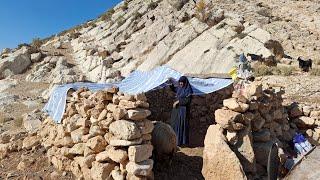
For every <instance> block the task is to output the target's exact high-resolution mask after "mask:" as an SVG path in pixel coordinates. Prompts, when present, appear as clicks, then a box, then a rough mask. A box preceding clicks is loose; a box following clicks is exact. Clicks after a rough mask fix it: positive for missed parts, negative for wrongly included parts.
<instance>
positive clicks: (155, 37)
mask: <svg viewBox="0 0 320 180" xmlns="http://www.w3.org/2000/svg"><path fill="white" fill-rule="evenodd" d="M206 3H207V2H206ZM206 6H207V7H206V11H208V12H207V13H209V12H210V13H209V14H208V15H206V16H208V17H206V18H205V19H206V20H204V19H203V18H202V17H200V16H199V12H197V8H196V5H195V4H194V2H193V1H185V0H179V1H151V2H146V1H142V0H132V1H128V2H126V3H124V4H119V5H118V6H116V7H114V8H113V10H114V12H113V13H109V14H108V18H107V20H101V19H97V20H95V21H91V22H90V24H89V23H87V24H86V25H84V27H83V28H80V29H78V30H76V32H72V33H71V32H70V33H67V34H65V35H63V36H60V37H56V38H54V39H52V40H51V41H49V42H48V43H46V44H45V45H43V47H49V46H53V47H54V46H55V45H56V44H59V42H60V44H61V43H62V44H64V43H70V44H71V48H72V50H73V51H72V52H71V54H72V56H73V59H74V61H75V64H76V66H77V68H78V69H79V70H80V72H82V73H83V74H85V75H86V77H85V78H86V79H85V80H89V81H93V82H115V81H119V80H121V79H122V78H123V76H127V75H128V74H129V73H130V72H132V71H133V70H136V69H138V70H142V71H148V70H151V69H153V68H155V67H157V66H160V65H168V66H169V67H171V68H173V69H175V70H177V71H180V72H182V73H190V74H200V73H201V74H211V73H224V74H225V73H227V72H228V71H229V70H230V69H231V68H232V66H233V65H235V64H236V63H237V59H238V56H239V55H240V54H241V53H252V54H258V55H263V57H273V56H275V54H274V53H273V51H272V48H273V47H269V48H267V47H265V46H264V44H265V43H266V42H267V41H268V40H270V39H271V36H270V34H269V33H268V32H267V31H265V30H263V29H261V28H258V26H256V25H252V24H250V23H245V20H244V19H243V17H241V16H238V15H236V14H232V13H229V12H225V11H224V10H221V9H219V10H217V11H213V10H210V8H212V7H215V6H212V5H210V4H207V5H206ZM208 8H209V9H208ZM110 12H112V11H110ZM211 12H217V13H211ZM92 24H95V26H93V25H92ZM155 32H157V33H155ZM74 34H77V36H73V35H74ZM70 37H72V38H70ZM58 49H59V48H58ZM190 59H192V61H191V60H190ZM39 69H40V71H38V70H37V72H34V75H33V77H29V80H35V79H37V77H39V74H41V73H42V74H46V71H47V72H48V71H49V70H44V69H47V68H46V67H43V68H42V67H40V68H39ZM63 74H67V75H71V74H70V73H66V72H63ZM67 82H69V81H67Z"/></svg>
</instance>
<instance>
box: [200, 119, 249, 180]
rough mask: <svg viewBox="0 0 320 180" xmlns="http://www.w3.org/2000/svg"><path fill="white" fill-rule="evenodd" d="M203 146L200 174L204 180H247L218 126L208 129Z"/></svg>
mask: <svg viewBox="0 0 320 180" xmlns="http://www.w3.org/2000/svg"><path fill="white" fill-rule="evenodd" d="M204 144H205V147H204V150H203V168H202V174H203V176H204V178H205V179H226V180H227V179H234V180H236V179H247V178H246V175H245V173H244V171H243V168H242V165H241V164H240V161H239V159H238V158H237V156H236V155H235V153H234V152H233V151H232V150H231V149H230V147H229V145H228V144H227V140H226V138H225V137H224V135H223V134H222V128H221V127H220V126H219V125H212V126H210V127H209V129H208V131H207V135H206V138H205V141H204Z"/></svg>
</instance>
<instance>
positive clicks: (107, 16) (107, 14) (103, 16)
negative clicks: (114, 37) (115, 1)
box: [99, 8, 115, 21]
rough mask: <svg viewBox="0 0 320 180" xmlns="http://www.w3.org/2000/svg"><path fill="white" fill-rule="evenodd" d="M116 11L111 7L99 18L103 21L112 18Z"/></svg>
mask: <svg viewBox="0 0 320 180" xmlns="http://www.w3.org/2000/svg"><path fill="white" fill-rule="evenodd" d="M114 13H115V11H114V9H113V8H112V9H109V10H108V11H107V12H106V13H104V14H102V15H101V16H100V17H99V18H100V20H101V21H109V20H111V17H112V15H113V14H114Z"/></svg>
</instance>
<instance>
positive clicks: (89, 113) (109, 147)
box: [38, 88, 154, 180]
mask: <svg viewBox="0 0 320 180" xmlns="http://www.w3.org/2000/svg"><path fill="white" fill-rule="evenodd" d="M148 108H149V104H148V103H147V99H146V97H145V95H143V94H141V95H136V96H131V95H124V94H123V93H121V92H118V89H117V88H110V89H106V90H102V91H98V92H91V91H89V90H88V89H85V88H81V89H79V90H77V91H74V92H69V93H68V98H67V108H66V112H65V114H64V118H63V120H62V123H61V124H56V123H54V122H53V121H52V120H50V119H46V120H45V121H44V122H43V124H42V128H41V131H40V132H39V133H38V134H39V136H40V137H41V139H42V145H43V146H44V147H45V148H46V149H47V156H48V159H49V161H50V162H51V163H52V164H53V165H54V166H55V168H57V169H58V170H60V171H72V173H73V174H74V175H75V176H76V177H77V178H80V179H93V180H98V179H114V180H120V179H153V172H152V168H153V160H152V159H151V156H152V151H153V146H152V144H151V138H152V137H151V133H152V130H153V128H154V125H153V123H152V122H151V121H150V120H148V119H147V117H148V116H149V115H150V114H151V112H150V111H149V110H148Z"/></svg>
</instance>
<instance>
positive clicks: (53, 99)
mask: <svg viewBox="0 0 320 180" xmlns="http://www.w3.org/2000/svg"><path fill="white" fill-rule="evenodd" d="M180 76H182V74H181V73H179V72H177V71H175V70H173V69H170V68H168V67H166V66H161V67H158V68H155V69H154V70H152V71H149V72H142V71H134V72H133V73H131V74H130V75H129V76H128V77H127V78H126V79H124V80H122V81H121V82H119V83H113V84H98V83H73V84H65V85H60V86H57V87H56V88H55V89H54V90H53V92H52V94H51V96H50V99H49V101H48V103H47V104H46V105H45V107H44V108H43V111H44V112H47V113H48V114H49V116H50V117H51V118H53V120H54V121H55V122H57V123H61V120H62V116H63V113H64V111H65V108H66V99H67V92H68V90H70V89H74V90H77V89H79V88H81V87H87V88H89V89H90V90H91V91H98V90H101V89H105V88H108V87H112V86H117V87H119V89H120V91H121V92H124V93H127V94H133V95H134V94H140V93H144V92H148V91H151V90H155V89H159V88H164V87H166V86H168V85H169V84H168V83H167V80H168V78H170V77H171V78H174V79H176V80H178V79H179V78H180ZM188 79H189V81H190V84H191V86H192V89H193V92H194V95H203V94H209V93H212V92H215V91H218V90H220V89H223V88H225V87H227V86H229V85H230V84H232V82H233V81H232V80H231V79H220V78H209V79H200V78H188Z"/></svg>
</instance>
